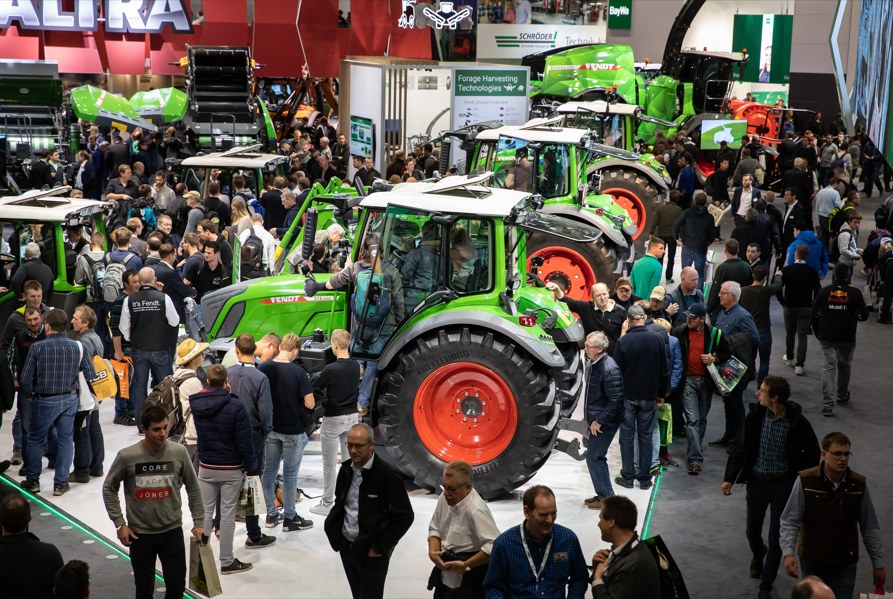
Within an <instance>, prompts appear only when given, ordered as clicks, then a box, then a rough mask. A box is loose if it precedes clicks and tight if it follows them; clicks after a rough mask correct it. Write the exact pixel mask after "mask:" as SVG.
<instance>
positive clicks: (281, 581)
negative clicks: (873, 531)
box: [0, 402, 684, 598]
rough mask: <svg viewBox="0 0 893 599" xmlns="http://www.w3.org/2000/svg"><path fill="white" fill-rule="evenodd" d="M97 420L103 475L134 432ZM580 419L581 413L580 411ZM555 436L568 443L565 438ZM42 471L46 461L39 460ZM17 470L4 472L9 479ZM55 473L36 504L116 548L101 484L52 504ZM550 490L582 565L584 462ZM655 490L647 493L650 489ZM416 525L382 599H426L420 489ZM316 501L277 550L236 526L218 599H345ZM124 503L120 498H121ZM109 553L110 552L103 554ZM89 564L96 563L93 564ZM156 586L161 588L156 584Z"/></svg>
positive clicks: (590, 534) (594, 538) (545, 479)
mask: <svg viewBox="0 0 893 599" xmlns="http://www.w3.org/2000/svg"><path fill="white" fill-rule="evenodd" d="M103 403H104V404H106V405H103V406H102V407H101V408H100V414H101V416H100V418H101V423H102V429H103V434H104V436H105V450H106V459H105V464H106V468H108V467H109V466H111V464H112V461H113V460H114V459H115V454H116V452H117V451H118V450H120V449H121V448H123V447H126V446H128V445H131V444H133V443H135V442H137V440H138V439H139V437H138V436H137V434H136V429H135V427H123V426H115V425H114V424H113V423H112V419H113V417H114V406H113V405H111V404H107V402H103ZM578 412H580V408H578ZM12 416H13V413H11V412H10V413H8V414H6V415H5V417H4V418H3V426H2V428H0V456H2V457H3V458H4V459H5V458H7V457H8V455H9V453H11V451H12V428H11V424H12ZM561 435H569V436H573V434H572V433H568V432H566V431H563V432H562V433H561ZM608 457H609V467H610V470H611V475H612V477H613V476H615V475H617V474H619V472H620V450H619V447H618V444H617V439H616V438H615V440H614V444H613V445H612V446H611V448H610V451H609V454H608ZM44 465H46V462H45V461H44ZM18 468H19V467H18V466H14V467H12V468H10V470H9V471H7V474H10V475H11V477H12V478H13V479H15V480H20V479H21V477H18V476H17V474H16V473H17V471H18ZM671 475H684V472H681V471H679V472H675V471H674V472H673V473H671ZM52 479H53V472H52V471H50V470H44V471H43V473H42V475H41V477H40V487H41V490H42V493H41V497H42V498H43V499H44V500H45V501H49V502H51V503H53V504H55V505H58V506H59V507H60V508H61V509H63V510H65V511H67V512H69V513H70V514H72V515H73V516H74V517H75V518H77V519H79V520H81V521H82V522H84V523H85V524H87V525H88V526H90V527H92V528H93V529H95V530H97V531H98V532H99V533H100V534H102V535H104V536H106V537H107V538H109V539H111V540H112V541H115V542H116V537H115V528H114V525H113V524H112V522H111V521H110V520H109V519H108V516H107V515H106V512H105V509H104V506H103V502H102V482H101V480H100V479H94V480H93V481H92V482H90V483H89V484H85V485H78V484H72V490H71V491H70V492H69V493H67V494H66V495H64V496H62V497H53V496H52V493H51V490H52V488H53V482H52ZM322 482H323V479H322V460H321V457H320V454H319V438H318V436H314V438H313V439H311V442H310V444H309V445H308V446H307V449H306V452H305V454H304V460H303V463H302V465H301V470H300V475H299V478H298V486H299V487H301V488H303V489H305V490H306V492H308V493H310V494H311V495H314V496H316V495H319V494H320V493H321V491H322ZM529 484H530V485H533V484H544V485H548V486H549V487H551V488H552V490H554V491H555V494H556V496H557V498H558V522H559V523H560V524H562V525H564V526H567V527H570V528H571V529H572V530H574V532H576V533H577V535H578V536H579V538H580V543H581V545H582V547H583V551H584V553H585V555H586V556H588V557H587V561H589V559H590V558H591V556H592V554H593V553H595V551H597V550H598V549H601V548H604V547H605V546H606V544H605V543H603V542H602V541H601V539H600V535H599V531H598V528H597V522H598V512H597V511H593V510H590V509H588V508H587V507H586V506H585V505H584V504H583V499H585V498H586V497H591V496H592V495H593V494H594V493H593V490H592V484H591V482H590V478H589V473H588V471H587V469H586V463H585V462H578V461H575V460H573V459H571V458H570V457H569V456H568V455H566V454H563V453H555V454H553V456H552V457H551V458H550V459H549V461H548V462H547V463H546V465H545V466H544V467H543V468H542V469H541V470H540V472H539V473H538V474H537V475H536V476H535V477H534V478H533V480H532V481H530V483H529ZM652 489H653V487H652ZM614 490H615V493H618V492H622V494H623V495H626V496H628V497H629V498H630V499H632V500H633V501H635V503H636V505H637V506H638V508H639V530H640V531H641V530H642V527H643V526H644V521H645V518H646V516H647V513H646V510H647V507H648V503H649V499H650V497H651V491H642V490H640V489H638V488H635V489H631V490H627V489H623V488H621V487H616V486H615V489H614ZM183 500H184V501H183V506H184V510H185V511H186V515H185V521H186V523H187V528H189V526H188V523H190V522H191V518H190V517H189V515H188V504H187V502H186V496H185V492H184V494H183ZM411 500H412V505H413V509H414V510H415V521H414V523H413V525H412V528H410V530H409V532H408V533H407V534H406V536H404V538H403V539H402V540H401V541H400V544H399V545H398V546H397V549H396V551H395V552H394V555H393V557H392V559H391V566H390V571H389V575H388V582H387V587H386V590H385V596H387V597H389V598H391V597H393V598H398V597H405V598H415V597H427V596H429V595H430V593H429V592H428V591H427V590H426V584H427V580H428V575H429V574H430V572H431V568H432V564H431V562H430V561H429V560H428V556H427V531H428V522H429V520H430V518H431V515H432V513H433V511H434V507H435V505H436V501H437V497H436V496H435V495H433V494H430V493H427V492H425V491H422V490H418V491H414V492H413V493H411ZM315 503H316V500H311V499H305V500H303V501H301V502H300V503H299V504H298V513H299V514H301V515H302V516H303V517H305V518H310V519H311V520H313V521H314V527H313V528H312V529H310V530H307V531H301V532H291V533H284V532H282V528H281V527H276V528H275V529H272V530H269V531H268V530H266V529H265V532H266V533H268V534H274V535H275V536H276V537H277V539H278V540H277V542H276V545H274V546H273V547H270V548H268V549H263V550H248V549H245V548H244V545H243V544H244V541H245V539H246V538H247V537H246V534H245V525H244V524H237V525H236V537H235V555H236V557H237V558H238V559H240V560H243V561H247V562H251V563H252V564H253V565H254V568H253V569H252V570H250V571H248V572H245V573H243V574H237V575H232V576H222V577H221V583H222V585H223V591H224V593H223V595H222V597H313V598H322V597H338V598H341V597H350V591H349V588H348V586H347V581H346V579H345V577H344V573H343V571H342V569H341V562H340V559H339V557H338V555H337V554H336V553H334V552H333V551H332V550H331V549H330V548H329V544H328V541H327V539H326V536H325V533H324V531H323V518H322V517H321V516H317V515H315V514H311V513H310V509H309V508H310V507H311V506H312V505H314V504H315ZM122 504H123V498H122ZM489 505H490V509H491V511H492V512H493V516H494V518H495V519H496V523H497V525H498V526H499V528H500V529H501V530H506V529H508V528H510V527H512V526H517V525H518V524H520V523H521V522H522V521H523V519H524V517H523V514H522V509H521V503H520V501H518V500H515V499H505V500H501V501H495V502H491V503H490V504H489ZM212 546H213V547H214V553H215V555H218V554H219V552H218V547H217V541H216V539H213V540H212ZM109 553H111V552H109ZM63 558H64V559H65V560H66V561H67V560H70V559H75V558H77V556H75V555H63ZM91 565H94V564H91ZM91 573H92V575H93V577H97V576H102V570H101V569H99V568H96V569H91ZM158 586H159V587H160V586H161V583H160V582H159V583H158ZM130 594H131V590H128V589H122V596H127V595H130Z"/></svg>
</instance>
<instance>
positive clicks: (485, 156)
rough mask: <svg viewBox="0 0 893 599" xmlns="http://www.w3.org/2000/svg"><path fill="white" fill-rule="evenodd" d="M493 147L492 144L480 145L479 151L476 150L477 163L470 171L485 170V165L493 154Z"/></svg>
mask: <svg viewBox="0 0 893 599" xmlns="http://www.w3.org/2000/svg"><path fill="white" fill-rule="evenodd" d="M493 147H494V144H493V143H492V142H490V143H482V144H481V147H480V149H478V155H477V162H475V163H474V165H473V167H472V169H471V170H472V171H473V170H477V169H486V168H487V163H488V162H489V161H490V154H491V153H492V152H493ZM469 172H470V171H469Z"/></svg>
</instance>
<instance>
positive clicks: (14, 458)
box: [9, 449, 22, 466]
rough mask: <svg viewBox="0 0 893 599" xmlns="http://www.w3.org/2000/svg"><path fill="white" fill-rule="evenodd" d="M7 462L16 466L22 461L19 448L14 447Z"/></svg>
mask: <svg viewBox="0 0 893 599" xmlns="http://www.w3.org/2000/svg"><path fill="white" fill-rule="evenodd" d="M9 463H10V464H12V465H13V466H18V465H19V464H21V463H22V452H21V450H19V449H16V450H15V451H14V452H12V457H11V458H10V459H9Z"/></svg>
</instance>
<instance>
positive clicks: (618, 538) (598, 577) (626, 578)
mask: <svg viewBox="0 0 893 599" xmlns="http://www.w3.org/2000/svg"><path fill="white" fill-rule="evenodd" d="M637 521H638V511H637V510H636V504H634V503H633V502H632V501H630V500H629V499H627V498H626V497H609V498H607V499H606V501H605V506H604V508H603V509H602V512H601V514H599V518H598V529H599V531H601V533H602V541H605V542H606V543H610V544H611V549H610V550H608V549H601V550H600V551H598V552H597V553H596V554H595V556H594V557H593V558H592V567H593V570H594V572H593V581H592V597H593V599H620V598H621V597H623V598H625V597H630V598H632V597H635V598H636V599H659V598H660V596H661V593H660V577H659V575H658V571H657V564H656V563H655V561H654V557H652V555H651V551H650V550H649V549H648V547H647V546H646V545H645V543H643V542H642V541H640V540H639V535H637V534H636V522H637ZM608 560H610V562H611V563H610V568H608V565H609V564H608Z"/></svg>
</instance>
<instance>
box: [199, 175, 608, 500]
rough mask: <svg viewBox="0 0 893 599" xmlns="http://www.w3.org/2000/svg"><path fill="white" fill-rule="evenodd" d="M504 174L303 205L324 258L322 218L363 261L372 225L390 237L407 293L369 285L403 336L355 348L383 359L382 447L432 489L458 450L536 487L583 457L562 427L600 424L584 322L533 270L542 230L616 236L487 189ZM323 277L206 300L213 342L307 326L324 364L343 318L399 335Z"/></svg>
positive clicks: (307, 350)
mask: <svg viewBox="0 0 893 599" xmlns="http://www.w3.org/2000/svg"><path fill="white" fill-rule="evenodd" d="M491 176H492V173H485V174H483V175H480V176H474V177H458V176H457V177H450V178H446V179H444V180H441V181H439V182H437V183H413V184H401V185H397V186H394V187H393V189H391V190H390V191H388V192H385V191H379V192H374V193H370V194H369V195H366V196H360V195H358V196H353V195H350V194H347V193H343V194H336V195H330V196H316V197H313V198H310V197H308V198H307V199H306V200H305V202H304V204H303V206H302V213H307V216H308V218H307V224H306V225H305V226H304V228H303V230H301V231H300V234H299V235H298V239H297V241H296V243H298V244H300V245H302V246H303V247H302V251H303V252H304V255H308V253H309V251H310V249H311V248H312V247H313V245H312V241H313V237H314V235H315V232H316V230H317V227H322V226H324V225H325V224H326V222H328V220H329V219H333V220H334V221H336V222H339V223H341V224H342V225H343V226H344V227H345V228H353V229H354V230H355V235H354V236H353V239H354V243H353V250H352V253H351V258H352V259H353V260H354V261H356V260H358V259H359V255H358V254H359V248H360V247H362V244H363V240H364V239H365V238H366V236H367V235H376V236H378V237H379V238H380V245H379V247H380V253H379V255H378V259H380V260H382V262H383V263H385V264H390V265H393V266H394V267H396V268H397V269H398V270H400V271H401V278H402V281H403V289H402V291H401V290H396V289H394V290H387V293H385V292H384V291H383V290H381V289H375V287H376V285H370V286H369V287H368V289H369V293H367V294H366V295H365V296H363V297H364V298H365V299H366V302H367V306H368V305H373V306H380V305H383V304H384V303H386V302H385V301H384V300H383V299H382V298H384V297H387V298H389V300H388V302H387V303H389V304H390V306H391V309H392V310H394V316H395V317H396V318H397V324H396V326H395V327H394V330H393V333H392V334H390V336H389V337H388V338H386V339H380V338H378V337H377V339H378V340H379V341H381V343H379V344H376V346H378V345H380V346H383V348H382V349H381V351H380V353H369V352H362V351H360V350H359V349H358V348H357V347H354V348H353V350H354V351H353V352H352V356H353V357H355V358H356V359H368V360H373V361H375V360H377V362H378V372H377V375H376V381H375V390H374V393H373V397H372V402H373V403H372V406H371V410H370V412H369V415H368V416H365V417H364V418H366V419H367V421H368V422H369V423H370V424H371V425H372V426H374V427H376V428H377V433H376V449H377V450H378V451H379V455H380V456H381V457H382V458H383V459H386V460H388V461H389V462H391V463H393V464H394V465H395V466H396V467H397V468H398V469H399V470H400V471H401V472H403V473H404V474H405V475H406V476H408V477H409V478H411V479H412V480H413V481H414V482H415V483H416V484H417V485H419V486H422V487H426V488H429V489H437V488H438V487H439V482H440V474H441V473H442V471H443V468H444V466H445V465H446V464H447V463H448V462H450V461H453V460H458V459H464V460H466V461H468V462H469V463H470V464H472V466H473V467H474V474H475V488H476V489H477V490H478V491H479V492H480V493H481V494H482V495H483V496H484V497H485V498H495V497H498V496H501V495H504V494H506V493H508V492H511V491H512V490H513V489H515V488H517V487H518V486H520V485H522V484H524V483H525V482H526V481H527V480H529V479H530V478H531V477H532V476H533V475H534V474H535V473H536V472H537V470H538V469H539V468H541V467H542V466H543V464H545V462H546V460H548V458H549V455H550V454H551V452H552V449H553V448H557V449H559V450H562V451H566V452H567V453H569V454H570V455H572V456H573V457H575V458H576V459H583V455H581V453H580V446H579V443H578V441H577V440H574V441H573V442H570V443H568V442H567V441H566V440H564V439H558V432H559V430H560V429H562V428H563V429H568V430H572V431H575V432H579V433H581V434H585V432H586V423H585V422H583V421H573V420H571V419H570V415H571V413H572V412H573V410H574V408H575V406H576V403H577V401H578V399H579V396H580V394H581V391H582V388H583V365H582V362H581V359H580V348H581V347H582V345H583V339H584V336H583V329H582V326H581V325H580V324H579V322H578V321H577V320H576V319H575V318H574V316H573V314H572V313H571V312H570V311H569V310H568V309H567V308H566V306H565V305H564V304H563V303H561V302H558V301H556V300H555V298H554V296H553V294H552V293H551V292H550V291H547V290H546V289H544V288H543V285H544V284H543V282H542V281H541V280H540V279H539V277H538V276H537V275H535V274H533V273H528V272H527V268H526V267H525V265H526V264H527V243H526V239H527V236H529V235H534V234H537V233H541V232H548V234H549V235H553V236H564V237H566V238H567V239H568V240H570V241H573V242H575V243H593V242H596V241H597V240H598V239H599V238H600V237H602V235H603V233H602V232H601V231H600V230H599V229H597V228H596V227H593V226H591V225H588V224H585V223H580V222H574V221H571V220H568V219H564V218H562V217H559V216H556V215H551V214H546V213H544V212H543V200H542V198H540V197H539V196H537V195H535V194H530V193H522V192H516V191H512V190H505V189H494V188H492V187H484V186H482V183H483V182H484V181H485V180H486V179H487V178H489V177H491ZM377 186H378V187H377V188H384V189H390V186H388V185H386V184H384V183H383V182H382V183H378V184H377ZM374 189H375V188H374ZM323 211H325V216H323ZM305 242H306V243H305ZM420 252H421V253H424V255H425V256H426V257H425V264H426V265H427V268H426V269H425V270H424V273H425V274H424V275H421V276H420V275H419V273H418V272H416V274H415V275H413V276H411V275H410V274H409V273H408V272H407V268H406V265H407V264H409V263H410V262H413V261H414V260H416V259H418V258H419V257H420V254H419V253H420ZM535 260H536V259H535ZM309 276H312V275H309V274H307V275H304V274H297V275H280V276H272V277H267V278H263V279H257V280H254V281H251V282H244V283H239V284H236V285H233V286H231V287H227V288H225V289H221V290H220V291H217V292H215V293H212V294H209V295H207V296H205V297H204V298H203V299H202V310H203V312H204V316H205V328H206V331H207V334H208V337H209V339H210V340H211V342H212V349H214V350H216V351H221V350H223V349H227V348H228V347H230V346H231V345H232V340H233V338H234V337H236V336H237V335H239V334H241V333H250V334H253V335H255V336H260V335H263V334H265V333H268V332H270V331H276V332H277V333H280V334H284V333H285V332H288V331H294V332H295V333H297V334H298V335H300V336H301V337H302V338H303V340H304V343H303V345H302V349H301V352H300V353H299V356H298V359H299V360H300V361H301V362H302V363H303V364H304V365H305V366H306V367H307V368H308V371H310V372H311V373H312V372H315V371H318V370H319V369H321V368H322V366H323V365H324V364H325V363H326V362H328V361H331V360H332V359H333V355H332V353H331V346H330V344H329V343H328V342H327V341H326V334H327V333H330V332H331V331H332V330H334V329H348V330H352V331H354V334H355V335H356V334H360V335H364V334H368V332H369V331H371V332H372V334H373V335H378V336H381V335H382V334H383V333H382V330H383V327H382V326H381V325H378V324H376V323H375V321H374V318H373V317H371V316H369V313H368V312H367V311H366V310H361V311H360V315H359V316H358V315H357V314H356V313H355V311H354V310H352V309H351V304H352V300H353V301H355V300H356V298H352V294H354V293H355V289H354V286H353V285H352V284H351V285H349V286H348V288H346V289H341V290H337V291H327V290H322V291H318V292H317V293H316V294H315V295H314V294H313V293H311V296H308V294H307V293H305V283H306V282H307V281H308V280H309V279H308V278H307V277H309ZM332 276H333V275H330V274H322V275H321V274H317V275H315V280H316V282H317V283H323V282H325V281H328V280H329V279H330V278H331V277H332ZM391 294H393V295H391ZM397 297H400V298H401V299H402V305H403V314H399V308H398V302H397V301H396V298H397ZM379 302H381V303H379ZM363 332H365V333H363ZM364 338H367V339H368V337H364ZM366 372H367V373H368V372H370V371H369V370H367V371H366Z"/></svg>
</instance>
